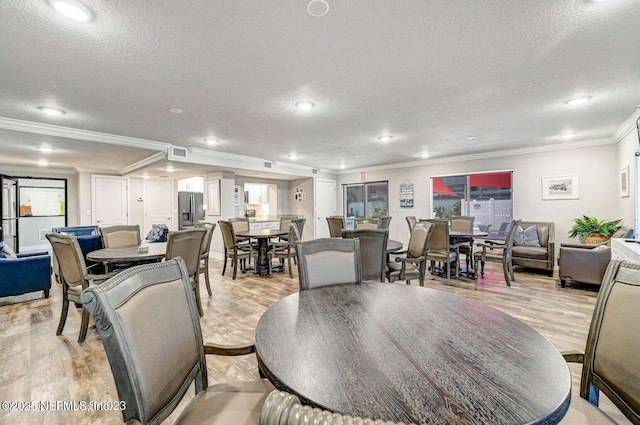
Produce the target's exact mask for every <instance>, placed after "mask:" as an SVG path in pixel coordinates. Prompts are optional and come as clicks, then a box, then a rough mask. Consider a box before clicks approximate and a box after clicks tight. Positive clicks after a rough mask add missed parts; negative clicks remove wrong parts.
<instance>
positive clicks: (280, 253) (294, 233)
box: [269, 222, 300, 277]
mask: <svg viewBox="0 0 640 425" xmlns="http://www.w3.org/2000/svg"><path fill="white" fill-rule="evenodd" d="M299 241H300V233H299V232H298V226H297V224H296V223H294V222H291V223H289V234H288V235H287V239H286V240H285V241H283V242H273V243H272V244H271V248H272V252H271V254H272V256H273V257H275V258H278V259H280V266H281V267H284V260H285V259H286V260H287V263H288V266H287V267H288V268H289V277H293V269H292V268H291V259H292V258H293V259H295V258H296V244H297V243H298V242H299ZM269 261H271V260H269Z"/></svg>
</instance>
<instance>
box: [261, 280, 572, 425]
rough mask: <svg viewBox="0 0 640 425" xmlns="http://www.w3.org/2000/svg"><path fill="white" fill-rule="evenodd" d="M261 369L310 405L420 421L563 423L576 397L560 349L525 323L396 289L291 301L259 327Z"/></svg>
mask: <svg viewBox="0 0 640 425" xmlns="http://www.w3.org/2000/svg"><path fill="white" fill-rule="evenodd" d="M255 341H256V344H255V346H256V355H257V358H258V365H259V368H260V372H261V374H262V375H263V376H266V377H267V378H268V379H269V380H270V381H271V382H272V383H273V384H274V385H275V386H276V387H277V388H278V389H280V390H283V391H288V392H290V393H293V394H295V395H297V396H298V397H299V398H300V399H301V400H302V401H303V403H305V404H309V405H311V406H315V407H320V408H323V409H328V410H331V411H335V412H339V413H342V414H348V415H352V416H361V417H369V418H373V419H382V420H386V421H396V422H399V421H402V422H405V423H416V424H494V425H499V424H509V425H515V424H556V423H558V421H560V419H561V418H562V417H563V416H564V414H565V413H566V411H567V409H568V407H569V402H570V398H571V376H570V373H569V369H568V367H567V364H566V362H565V361H564V359H563V357H562V355H561V354H560V353H559V352H558V350H557V349H556V348H555V347H554V346H553V345H552V344H551V343H550V342H549V341H547V340H546V339H545V338H544V337H543V336H542V335H540V334H539V333H538V332H536V331H535V330H534V329H532V328H531V327H529V326H528V325H526V324H524V323H523V322H521V321H520V320H518V319H516V318H514V317H512V316H510V315H508V314H505V313H503V312H501V311H498V310H496V309H494V308H492V307H490V306H488V305H485V304H483V303H481V302H478V301H475V300H471V299H467V298H464V297H462V296H459V295H455V294H450V293H447V292H444V291H438V290H434V289H430V288H423V287H417V286H407V285H393V284H385V283H370V282H365V283H361V284H346V285H333V286H325V287H320V288H315V289H310V290H305V291H300V292H298V293H295V294H292V295H289V296H287V297H285V298H283V299H282V300H280V301H279V302H277V303H276V304H274V305H273V306H272V307H270V308H269V309H268V310H267V311H266V312H265V313H264V315H263V316H262V318H261V319H260V321H259V322H258V325H257V328H256V339H255Z"/></svg>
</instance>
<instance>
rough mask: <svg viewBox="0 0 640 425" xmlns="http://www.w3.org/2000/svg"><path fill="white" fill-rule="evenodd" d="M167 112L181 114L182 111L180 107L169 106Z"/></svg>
mask: <svg viewBox="0 0 640 425" xmlns="http://www.w3.org/2000/svg"><path fill="white" fill-rule="evenodd" d="M169 112H171V113H172V114H181V113H182V109H180V108H171V109H169Z"/></svg>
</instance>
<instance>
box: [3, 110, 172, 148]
mask: <svg viewBox="0 0 640 425" xmlns="http://www.w3.org/2000/svg"><path fill="white" fill-rule="evenodd" d="M0 128H3V129H5V130H13V131H22V132H26V133H34V134H43V135H46V136H56V137H66V138H68V139H78V140H87V141H91V142H98V143H107V144H111V145H120V146H130V147H134V148H140V149H150V150H155V151H166V150H167V149H169V146H170V145H169V144H168V143H163V142H156V141H153V140H145V139H136V138H134V137H127V136H118V135H115V134H107V133H100V132H97V131H89V130H79V129H77V128H70V127H61V126H58V125H51V124H43V123H37V122H32V121H22V120H16V119H13V118H6V117H0Z"/></svg>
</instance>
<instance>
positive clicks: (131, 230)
mask: <svg viewBox="0 0 640 425" xmlns="http://www.w3.org/2000/svg"><path fill="white" fill-rule="evenodd" d="M100 236H101V237H102V246H104V247H105V248H120V247H123V246H139V245H140V243H141V241H142V240H141V239H140V225H138V224H135V225H118V226H108V227H101V228H100Z"/></svg>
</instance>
